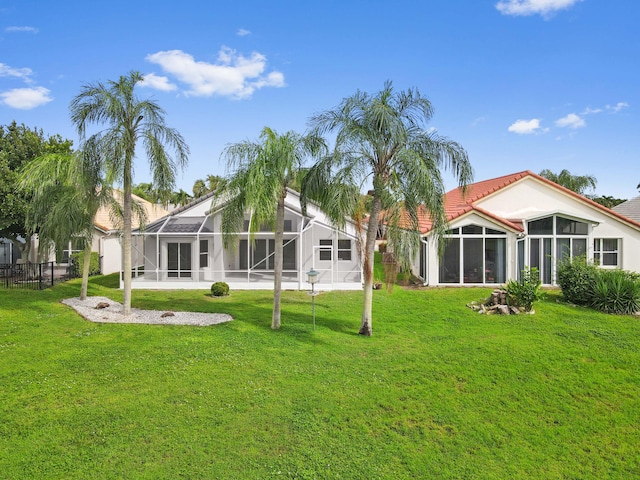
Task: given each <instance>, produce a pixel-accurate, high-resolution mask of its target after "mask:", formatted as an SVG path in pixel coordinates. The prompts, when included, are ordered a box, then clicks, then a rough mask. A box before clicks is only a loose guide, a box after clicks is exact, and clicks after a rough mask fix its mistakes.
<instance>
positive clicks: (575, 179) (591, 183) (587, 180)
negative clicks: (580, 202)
mask: <svg viewBox="0 0 640 480" xmlns="http://www.w3.org/2000/svg"><path fill="white" fill-rule="evenodd" d="M540 176H541V177H544V178H546V179H547V180H551V181H552V182H554V183H557V184H558V185H561V186H563V187H565V188H568V189H569V190H571V191H574V192H576V193H577V194H579V195H584V194H585V193H586V192H587V190H589V189H590V188H591V189H595V188H596V183H598V181H597V180H596V177H594V176H593V175H572V174H571V172H570V171H569V170H566V169H565V170H562V171H561V172H560V173H554V172H552V171H551V170H549V169H544V170H542V171H541V172H540Z"/></svg>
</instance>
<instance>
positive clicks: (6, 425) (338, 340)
mask: <svg viewBox="0 0 640 480" xmlns="http://www.w3.org/2000/svg"><path fill="white" fill-rule="evenodd" d="M114 281H117V280H116V279H114V277H113V276H111V277H97V278H95V279H93V280H92V282H91V284H90V294H91V295H105V296H108V297H111V298H113V299H114V300H118V301H121V299H122V293H121V292H120V291H119V290H116V289H115V288H114V285H113V283H114ZM78 292H79V282H78V281H72V282H69V283H67V284H62V285H59V286H57V287H55V288H53V289H50V290H45V291H42V292H33V291H12V290H9V291H7V290H2V289H0V478H3V479H4V478H7V479H39V478H46V479H53V478H64V479H84V478H90V479H109V478H113V479H121V478H135V479H137V478H146V479H176V478H190V479H191V478H206V479H209V478H221V479H232V478H239V479H245V478H246V479H264V478H342V479H374V478H389V479H402V478H479V479H491V478H505V479H514V478H523V479H524V478H527V479H528V478H544V479H552V478H593V479H603V478H620V479H628V478H634V477H635V478H640V447H639V446H640V428H639V426H638V425H640V348H639V347H640V339H639V335H638V333H639V330H640V328H639V320H638V319H636V318H633V317H623V316H608V315H604V314H599V313H595V312H591V311H588V310H586V309H582V308H575V307H571V306H567V305H564V304H561V303H558V301H557V300H558V299H559V298H560V296H559V294H558V293H555V292H551V293H549V294H548V295H547V299H546V300H545V301H543V302H541V303H539V304H537V305H536V307H535V308H536V314H535V315H533V316H530V315H521V316H512V317H498V316H484V315H478V314H477V313H474V312H472V311H471V310H469V309H467V308H466V307H465V304H466V303H468V302H469V301H471V300H480V299H482V298H483V297H485V296H487V295H488V293H489V290H488V289H453V288H452V289H429V290H404V289H402V288H399V287H395V288H394V290H393V292H392V293H388V292H386V291H385V290H384V289H383V290H381V291H376V292H374V323H373V329H374V336H373V337H371V338H365V337H361V336H358V335H356V332H357V329H358V327H359V324H360V309H361V298H362V294H361V292H333V293H324V294H322V295H319V296H318V297H316V320H317V328H316V330H315V331H313V330H312V325H311V304H310V297H309V296H308V295H306V294H305V293H304V292H285V294H284V296H283V305H282V324H283V327H282V329H281V330H280V331H276V332H273V331H271V330H270V328H269V326H270V319H271V300H272V294H271V293H270V292H241V291H232V292H231V295H230V296H229V297H227V298H221V299H214V298H211V297H209V296H207V295H206V293H207V292H203V291H198V292H193V291H170V292H155V291H134V294H133V306H134V307H141V308H153V309H159V310H180V309H185V310H189V309H191V310H194V311H206V312H226V313H230V314H231V315H233V316H234V318H235V320H234V321H233V322H230V323H227V324H222V325H217V326H211V327H204V328H203V327H186V326H158V325H131V324H129V325H127V324H122V325H114V324H94V323H90V322H87V321H85V320H83V319H82V318H81V317H79V316H78V315H76V314H75V312H74V311H73V310H71V309H69V308H68V307H66V306H64V305H61V304H59V303H58V301H59V300H60V299H63V298H68V297H73V296H77V294H78Z"/></svg>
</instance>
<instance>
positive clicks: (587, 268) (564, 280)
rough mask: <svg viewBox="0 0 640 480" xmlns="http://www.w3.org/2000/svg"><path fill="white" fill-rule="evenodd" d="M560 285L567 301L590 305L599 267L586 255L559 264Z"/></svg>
mask: <svg viewBox="0 0 640 480" xmlns="http://www.w3.org/2000/svg"><path fill="white" fill-rule="evenodd" d="M557 273H558V285H559V286H560V288H561V289H562V295H563V296H564V298H565V300H566V301H567V302H571V303H575V304H576V305H590V304H591V297H592V295H593V286H594V284H595V282H596V276H597V275H598V268H597V267H596V266H595V265H593V264H592V263H589V262H587V259H586V257H585V256H581V257H575V258H573V259H572V260H571V261H564V262H562V263H560V264H559V265H558V271H557Z"/></svg>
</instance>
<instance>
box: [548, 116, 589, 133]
mask: <svg viewBox="0 0 640 480" xmlns="http://www.w3.org/2000/svg"><path fill="white" fill-rule="evenodd" d="M555 123H556V126H557V127H562V128H564V127H568V128H573V129H576V128H582V127H585V126H586V125H587V123H586V122H585V121H584V119H583V118H582V117H580V116H579V115H576V114H575V113H570V114H568V115H567V116H565V117H562V118H559V119H558V120H556V122H555Z"/></svg>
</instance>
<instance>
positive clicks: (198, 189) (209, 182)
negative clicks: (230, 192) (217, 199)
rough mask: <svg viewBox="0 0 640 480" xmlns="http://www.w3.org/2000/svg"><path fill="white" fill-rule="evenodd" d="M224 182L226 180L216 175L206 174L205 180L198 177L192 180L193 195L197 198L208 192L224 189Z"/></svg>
mask: <svg viewBox="0 0 640 480" xmlns="http://www.w3.org/2000/svg"><path fill="white" fill-rule="evenodd" d="M226 183H227V180H226V179H225V178H223V177H219V176H218V175H207V178H206V179H205V180H203V179H201V178H199V179H197V180H196V181H195V182H193V189H192V191H193V196H194V197H195V198H199V197H202V196H204V195H207V194H208V193H217V192H219V191H222V190H224V188H225V186H226Z"/></svg>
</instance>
